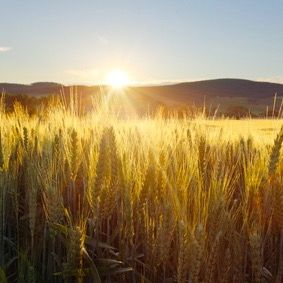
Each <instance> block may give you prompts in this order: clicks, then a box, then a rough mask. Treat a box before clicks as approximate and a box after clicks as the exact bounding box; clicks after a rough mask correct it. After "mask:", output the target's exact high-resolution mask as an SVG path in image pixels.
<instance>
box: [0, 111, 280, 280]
mask: <svg viewBox="0 0 283 283" xmlns="http://www.w3.org/2000/svg"><path fill="white" fill-rule="evenodd" d="M281 125H282V121H281V120H217V121H213V120H204V119H192V120H191V119H174V118H171V119H163V118H162V117H161V116H160V117H155V118H144V119H139V120H134V119H130V120H127V119H117V118H115V117H113V116H112V115H110V114H109V113H104V112H102V113H100V112H98V113H95V114H94V113H90V114H88V115H87V116H83V117H80V116H78V115H77V114H76V112H75V111H70V110H66V109H65V110H64V109H63V108H62V109H50V111H49V112H47V113H46V114H45V115H44V116H43V115H42V116H41V115H36V116H32V117H30V116H28V115H27V114H25V112H24V111H23V110H22V109H21V108H20V107H17V108H16V109H15V112H14V113H12V114H5V113H4V111H3V110H2V111H1V113H0V200H1V202H0V267H1V269H0V281H1V282H5V280H6V281H7V282H282V280H283V279H282V278H283V277H282V274H283V163H282V160H281V155H280V148H281V143H282V140H283V130H281V131H280V127H281Z"/></svg>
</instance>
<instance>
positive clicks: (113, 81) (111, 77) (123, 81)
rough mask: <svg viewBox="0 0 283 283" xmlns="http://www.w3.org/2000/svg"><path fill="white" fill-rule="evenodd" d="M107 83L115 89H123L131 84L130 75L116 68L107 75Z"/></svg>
mask: <svg viewBox="0 0 283 283" xmlns="http://www.w3.org/2000/svg"><path fill="white" fill-rule="evenodd" d="M106 83H107V85H109V86H111V87H112V88H114V89H121V88H124V87H126V86H127V85H128V84H129V77H128V75H127V74H126V73H125V72H123V71H122V70H119V69H115V70H112V71H111V72H110V73H109V74H108V75H107V79H106Z"/></svg>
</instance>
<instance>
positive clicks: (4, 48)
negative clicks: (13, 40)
mask: <svg viewBox="0 0 283 283" xmlns="http://www.w3.org/2000/svg"><path fill="white" fill-rule="evenodd" d="M11 49H12V48H11V47H8V46H0V52H8V51H10V50H11Z"/></svg>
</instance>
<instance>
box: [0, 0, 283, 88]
mask: <svg viewBox="0 0 283 283" xmlns="http://www.w3.org/2000/svg"><path fill="white" fill-rule="evenodd" d="M0 7H1V17H0V82H4V81H5V82H21V83H32V82H35V81H56V82H61V83H65V84H71V83H85V84H96V83H100V82H102V81H103V80H104V79H105V77H106V75H107V73H108V72H110V70H111V69H115V68H120V69H122V70H124V71H125V72H127V73H128V74H129V77H130V79H131V80H133V81H135V82H139V83H152V82H172V81H184V80H186V81H193V80H200V79H209V78H222V77H235V78H248V79H255V80H268V81H276V82H279V81H280V82H283V54H282V53H283V18H282V15H283V1H281V0H269V1H267V0H237V1H236V0H191V1H190V0H187V1H183V0H175V1H174V0H171V1H169V0H140V1H137V0H103V1H102V0H101V1H94V0H92V1H91V0H80V1H79V0H76V1H75V0H48V1H45V0H25V1H23V0H18V1H15V0H0Z"/></svg>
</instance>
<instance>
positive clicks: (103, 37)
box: [96, 34, 109, 45]
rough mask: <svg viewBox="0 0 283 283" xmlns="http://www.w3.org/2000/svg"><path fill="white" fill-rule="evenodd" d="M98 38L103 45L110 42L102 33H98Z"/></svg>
mask: <svg viewBox="0 0 283 283" xmlns="http://www.w3.org/2000/svg"><path fill="white" fill-rule="evenodd" d="M96 40H97V41H98V42H99V43H100V44H101V45H108V44H109V40H108V39H107V38H106V37H105V36H102V35H100V34H98V35H97V36H96Z"/></svg>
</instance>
